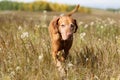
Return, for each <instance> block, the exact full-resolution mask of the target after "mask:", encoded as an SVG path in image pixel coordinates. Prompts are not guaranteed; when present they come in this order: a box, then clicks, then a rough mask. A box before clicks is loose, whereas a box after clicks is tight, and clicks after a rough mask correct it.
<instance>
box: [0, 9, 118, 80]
mask: <svg viewBox="0 0 120 80" xmlns="http://www.w3.org/2000/svg"><path fill="white" fill-rule="evenodd" d="M59 14H60V13H55V12H46V11H44V12H43V13H42V12H41V13H40V12H9V11H5V12H0V80H61V78H60V76H59V72H58V70H57V69H56V67H55V66H54V64H53V61H52V57H51V54H50V49H51V47H50V38H49V34H48V29H47V27H48V25H49V22H50V20H51V19H52V18H53V17H54V16H55V15H59ZM119 15H120V14H118V13H117V14H115V13H110V12H98V13H95V12H94V13H92V14H83V13H76V14H74V15H73V17H74V18H76V20H77V23H78V26H79V29H78V31H77V33H75V35H74V43H73V46H72V48H71V50H70V54H69V56H68V59H67V60H66V64H65V66H66V69H67V70H68V74H67V79H68V80H120V20H119V19H120V16H119Z"/></svg>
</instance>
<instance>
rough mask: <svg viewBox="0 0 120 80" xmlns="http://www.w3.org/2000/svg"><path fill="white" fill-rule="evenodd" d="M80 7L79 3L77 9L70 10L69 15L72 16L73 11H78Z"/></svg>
mask: <svg viewBox="0 0 120 80" xmlns="http://www.w3.org/2000/svg"><path fill="white" fill-rule="evenodd" d="M78 8H79V4H78V5H77V6H76V7H75V9H73V10H72V11H71V12H69V13H68V14H67V15H68V16H71V15H72V14H73V13H75V12H76V11H78Z"/></svg>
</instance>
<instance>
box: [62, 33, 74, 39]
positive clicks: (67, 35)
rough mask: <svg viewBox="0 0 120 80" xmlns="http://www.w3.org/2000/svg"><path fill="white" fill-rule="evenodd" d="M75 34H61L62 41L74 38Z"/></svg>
mask: <svg viewBox="0 0 120 80" xmlns="http://www.w3.org/2000/svg"><path fill="white" fill-rule="evenodd" d="M72 35H73V33H64V34H61V36H62V40H68V39H70V38H71V37H72Z"/></svg>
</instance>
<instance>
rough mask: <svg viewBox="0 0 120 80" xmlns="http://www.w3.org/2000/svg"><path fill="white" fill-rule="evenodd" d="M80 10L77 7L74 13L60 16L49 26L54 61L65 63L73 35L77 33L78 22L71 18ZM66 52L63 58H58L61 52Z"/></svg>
mask: <svg viewBox="0 0 120 80" xmlns="http://www.w3.org/2000/svg"><path fill="white" fill-rule="evenodd" d="M78 8H79V5H77V6H76V7H75V9H74V10H73V11H71V12H70V13H68V14H67V15H65V16H59V17H57V18H55V19H53V20H52V21H51V22H50V24H49V33H50V38H51V48H52V57H53V59H54V61H55V62H56V61H57V60H58V61H65V59H66V58H67V55H68V54H69V50H70V48H71V46H72V42H73V33H75V32H76V31H77V28H78V26H77V23H76V20H75V19H73V18H72V17H71V15H72V14H73V13H75V12H76V11H77V10H78ZM61 50H64V54H62V56H61V58H58V55H59V51H61Z"/></svg>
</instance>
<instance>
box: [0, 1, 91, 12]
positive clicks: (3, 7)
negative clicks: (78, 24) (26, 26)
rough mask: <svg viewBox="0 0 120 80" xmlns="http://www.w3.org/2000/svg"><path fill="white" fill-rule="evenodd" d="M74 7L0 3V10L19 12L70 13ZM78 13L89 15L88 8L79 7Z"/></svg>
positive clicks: (46, 3) (39, 3)
mask: <svg viewBox="0 0 120 80" xmlns="http://www.w3.org/2000/svg"><path fill="white" fill-rule="evenodd" d="M74 7H75V6H72V5H65V4H58V3H50V2H45V1H35V2H31V3H23V2H11V1H0V10H19V11H43V10H47V11H60V12H65V11H71V10H72V9H73V8H74ZM79 11H80V12H83V13H90V11H91V10H90V9H89V8H85V7H80V9H79Z"/></svg>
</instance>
